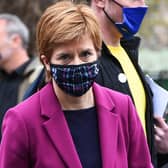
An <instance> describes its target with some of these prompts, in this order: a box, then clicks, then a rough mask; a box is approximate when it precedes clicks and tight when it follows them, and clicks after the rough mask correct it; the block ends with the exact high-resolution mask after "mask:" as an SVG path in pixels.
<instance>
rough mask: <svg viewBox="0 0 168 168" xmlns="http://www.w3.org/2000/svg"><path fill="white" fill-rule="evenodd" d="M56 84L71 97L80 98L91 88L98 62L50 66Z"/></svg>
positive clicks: (97, 70) (97, 69)
mask: <svg viewBox="0 0 168 168" xmlns="http://www.w3.org/2000/svg"><path fill="white" fill-rule="evenodd" d="M50 67H51V75H52V77H53V79H54V80H55V82H56V84H57V85H58V86H59V87H60V88H61V89H62V90H63V91H64V92H65V93H67V94H69V95H71V96H76V97H77V96H82V95H83V94H85V93H86V92H87V91H88V90H89V88H90V87H91V86H92V84H93V82H94V80H95V79H96V77H97V75H98V72H99V68H98V61H95V62H92V63H86V64H80V65H56V64H50Z"/></svg>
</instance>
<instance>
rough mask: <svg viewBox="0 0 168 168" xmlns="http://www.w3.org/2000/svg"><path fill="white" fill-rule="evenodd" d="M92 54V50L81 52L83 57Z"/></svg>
mask: <svg viewBox="0 0 168 168" xmlns="http://www.w3.org/2000/svg"><path fill="white" fill-rule="evenodd" d="M91 55H92V53H91V52H90V51H83V52H82V53H81V57H89V56H91Z"/></svg>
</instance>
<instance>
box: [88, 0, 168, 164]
mask: <svg viewBox="0 0 168 168" xmlns="http://www.w3.org/2000/svg"><path fill="white" fill-rule="evenodd" d="M87 2H88V3H89V5H90V6H91V7H92V9H93V10H94V12H95V14H96V16H97V18H98V20H99V24H100V26H101V31H102V36H103V47H102V51H101V57H100V59H99V61H100V71H99V75H98V77H97V79H96V82H97V83H99V84H101V85H103V86H105V87H108V88H111V89H115V90H117V91H120V92H122V93H125V94H128V95H130V96H131V97H132V100H133V101H134V104H135V106H136V109H137V112H138V115H139V117H140V119H141V123H142V125H143V128H144V131H145V133H146V137H147V141H148V146H149V149H150V153H151V158H152V162H153V165H154V166H155V167H161V166H162V165H163V164H165V163H166V162H168V157H167V155H166V153H168V148H167V145H166V144H168V138H166V137H167V136H168V135H167V133H166V131H165V130H167V129H168V126H167V125H166V124H165V123H164V121H163V120H161V119H159V120H158V123H159V124H157V126H155V130H154V118H153V105H152V94H151V93H152V92H151V89H150V87H149V86H148V84H147V82H146V80H145V76H144V74H143V72H142V69H141V67H140V65H139V64H138V48H139V45H140V38H139V37H137V36H135V35H136V33H137V32H138V31H139V28H140V26H141V23H142V21H143V19H144V16H145V14H146V12H147V10H148V7H147V6H146V4H145V1H144V0H90V1H89V0H88V1H87ZM155 119H156V118H155ZM160 125H162V126H160ZM163 126H164V127H163ZM163 146H165V148H163ZM156 147H157V148H156ZM161 153H162V154H163V155H161ZM157 154H158V155H157Z"/></svg>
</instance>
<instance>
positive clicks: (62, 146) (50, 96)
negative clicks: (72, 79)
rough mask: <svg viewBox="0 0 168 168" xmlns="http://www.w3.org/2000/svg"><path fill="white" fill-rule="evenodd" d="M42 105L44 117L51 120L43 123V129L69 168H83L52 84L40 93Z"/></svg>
mask: <svg viewBox="0 0 168 168" xmlns="http://www.w3.org/2000/svg"><path fill="white" fill-rule="evenodd" d="M40 103H41V112H42V115H43V116H45V117H47V118H49V119H48V120H47V121H45V122H44V123H43V127H44V129H45V130H46V133H47V134H48V136H49V139H50V140H51V141H52V143H53V145H54V146H55V148H56V150H57V151H58V152H59V154H60V156H61V158H62V159H63V160H64V162H65V163H66V165H67V167H69V168H74V167H75V168H82V166H81V163H80V160H79V157H78V154H77V151H76V149H75V145H74V143H73V139H72V136H71V133H70V131H69V128H68V125H67V122H66V119H65V117H64V114H63V112H62V110H61V106H60V104H59V102H58V100H57V98H56V96H55V94H54V90H53V88H52V84H51V83H49V84H48V85H47V86H46V87H45V88H44V89H43V90H42V91H41V92H40Z"/></svg>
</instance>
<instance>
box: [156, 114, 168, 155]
mask: <svg viewBox="0 0 168 168" xmlns="http://www.w3.org/2000/svg"><path fill="white" fill-rule="evenodd" d="M154 118H155V121H156V123H155V126H154V131H155V144H156V149H157V152H159V153H162V154H166V153H168V125H167V124H166V122H165V121H164V119H163V118H162V117H158V116H157V117H156V116H155V117H154Z"/></svg>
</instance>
